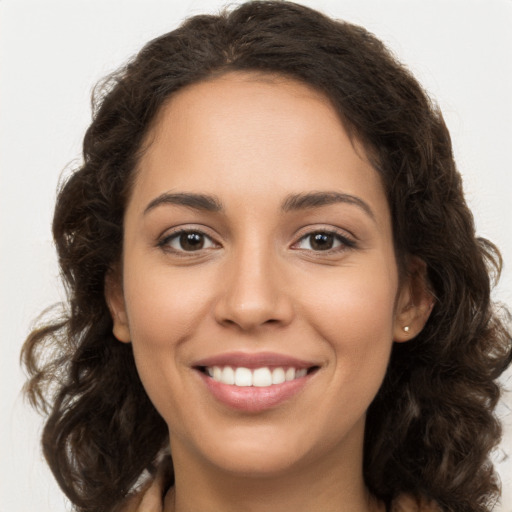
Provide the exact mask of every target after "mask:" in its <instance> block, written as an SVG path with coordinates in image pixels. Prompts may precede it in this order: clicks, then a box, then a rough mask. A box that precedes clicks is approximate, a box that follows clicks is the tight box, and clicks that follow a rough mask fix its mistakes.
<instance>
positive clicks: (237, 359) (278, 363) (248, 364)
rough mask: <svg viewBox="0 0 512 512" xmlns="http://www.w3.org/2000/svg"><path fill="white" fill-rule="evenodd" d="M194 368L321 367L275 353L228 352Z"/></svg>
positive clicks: (205, 360) (202, 360)
mask: <svg viewBox="0 0 512 512" xmlns="http://www.w3.org/2000/svg"><path fill="white" fill-rule="evenodd" d="M193 366H194V367H196V368H198V367H212V366H233V367H236V368H239V367H244V368H252V369H254V368H262V367H264V366H268V367H293V368H297V369H300V368H311V367H313V366H319V365H318V364H317V363H315V362H312V361H305V360H303V359H298V358H296V357H292V356H288V355H285V354H277V353H274V352H257V353H252V354H251V353H247V352H228V353H225V354H218V355H216V356H211V357H206V358H204V359H201V360H199V361H196V362H195V363H194V364H193Z"/></svg>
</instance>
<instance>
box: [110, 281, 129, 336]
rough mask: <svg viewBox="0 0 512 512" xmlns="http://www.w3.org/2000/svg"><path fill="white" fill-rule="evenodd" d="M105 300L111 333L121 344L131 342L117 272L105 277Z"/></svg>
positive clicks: (121, 287) (121, 288)
mask: <svg viewBox="0 0 512 512" xmlns="http://www.w3.org/2000/svg"><path fill="white" fill-rule="evenodd" d="M105 300H106V302H107V306H108V309H109V310H110V315H111V316H112V322H113V327H112V332H113V334H114V336H115V337H116V338H117V339H118V340H119V341H122V342H123V343H129V342H130V341H131V336H130V329H129V326H128V316H127V314H126V305H125V301H124V293H123V286H122V284H121V278H120V276H119V272H117V271H110V272H107V274H106V276H105Z"/></svg>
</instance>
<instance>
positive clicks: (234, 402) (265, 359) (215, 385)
mask: <svg viewBox="0 0 512 512" xmlns="http://www.w3.org/2000/svg"><path fill="white" fill-rule="evenodd" d="M320 368H321V365H319V364H315V363H314V362H307V361H303V360H299V359H296V358H293V357H288V356H283V355H278V354H271V353H260V354H246V353H232V354H223V355H220V356H215V357H212V358H208V359H204V360H202V361H198V362H197V363H196V364H195V365H193V369H194V370H195V371H196V374H197V375H198V376H199V377H200V378H201V380H202V381H203V383H204V384H205V386H206V390H207V391H208V392H209V394H210V395H213V398H214V399H215V400H216V402H218V403H221V404H222V405H223V406H227V407H228V408H230V409H236V410H238V411H244V412H249V413H257V412H262V411H265V410H268V409H273V408H276V407H278V406H280V405H282V404H283V403H285V402H287V401H289V400H291V399H292V398H293V397H295V396H296V395H298V394H299V392H300V391H302V390H303V389H304V388H305V387H307V386H308V383H310V382H311V381H312V380H313V379H314V376H315V375H316V374H317V373H318V371H319V370H320Z"/></svg>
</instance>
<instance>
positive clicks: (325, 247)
mask: <svg viewBox="0 0 512 512" xmlns="http://www.w3.org/2000/svg"><path fill="white" fill-rule="evenodd" d="M354 246H355V243H354V241H352V240H350V239H348V238H347V237H345V236H342V235H340V234H339V233H336V232H332V231H314V232H313V233H308V234H307V235H305V236H303V237H302V238H301V239H300V240H299V241H298V242H297V243H296V244H295V246H294V248H296V249H303V250H307V251H332V250H336V249H341V248H345V247H354Z"/></svg>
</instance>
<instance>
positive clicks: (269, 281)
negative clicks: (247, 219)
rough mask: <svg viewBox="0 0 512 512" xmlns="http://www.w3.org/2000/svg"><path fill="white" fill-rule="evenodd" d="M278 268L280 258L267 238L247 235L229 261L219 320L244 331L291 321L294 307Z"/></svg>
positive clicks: (218, 314) (218, 310)
mask: <svg viewBox="0 0 512 512" xmlns="http://www.w3.org/2000/svg"><path fill="white" fill-rule="evenodd" d="M279 267H280V265H279V256H278V254H277V251H276V250H275V248H274V246H273V244H272V242H271V241H270V240H269V239H268V237H266V238H265V237H262V236H258V235H257V234H256V233H254V232H253V233H252V234H249V235H248V236H245V237H244V239H243V241H241V242H240V243H239V244H237V245H235V246H234V247H233V250H232V254H231V255H230V257H229V259H228V261H227V262H226V272H225V274H226V275H225V280H224V283H223V291H222V294H221V297H220V299H219V302H218V304H217V312H216V313H217V319H218V320H219V321H220V322H222V323H229V324H236V325H238V326H239V327H240V328H242V329H244V330H250V329H253V328H256V327H258V326H261V325H264V324H270V323H281V324H285V323H287V322H289V320H290V319H291V314H292V308H291V304H290V301H289V298H288V297H287V294H286V289H285V286H284V282H283V279H282V276H281V275H280V272H279Z"/></svg>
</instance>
